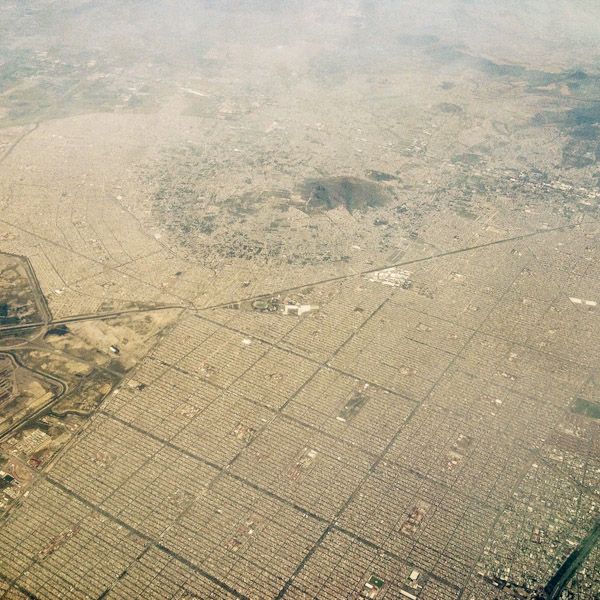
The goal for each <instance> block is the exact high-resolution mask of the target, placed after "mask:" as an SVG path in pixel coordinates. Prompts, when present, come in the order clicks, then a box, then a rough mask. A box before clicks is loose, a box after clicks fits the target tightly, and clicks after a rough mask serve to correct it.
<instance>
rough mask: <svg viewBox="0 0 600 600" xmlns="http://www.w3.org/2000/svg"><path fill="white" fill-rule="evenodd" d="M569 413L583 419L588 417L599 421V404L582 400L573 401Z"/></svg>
mask: <svg viewBox="0 0 600 600" xmlns="http://www.w3.org/2000/svg"><path fill="white" fill-rule="evenodd" d="M571 411H572V412H574V413H575V414H578V415H583V416H584V417H590V418H591V419H600V404H598V403H596V402H590V401H589V400H584V399H583V398H577V400H575V405H574V406H573V407H571Z"/></svg>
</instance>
